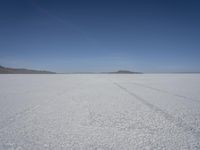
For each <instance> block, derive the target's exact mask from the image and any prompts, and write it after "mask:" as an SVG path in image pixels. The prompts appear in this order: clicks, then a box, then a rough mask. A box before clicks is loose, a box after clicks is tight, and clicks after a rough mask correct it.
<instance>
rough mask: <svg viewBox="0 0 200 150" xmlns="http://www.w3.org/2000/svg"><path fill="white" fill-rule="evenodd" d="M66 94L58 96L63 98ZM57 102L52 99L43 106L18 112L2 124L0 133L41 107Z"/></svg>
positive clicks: (35, 106) (39, 105)
mask: <svg viewBox="0 0 200 150" xmlns="http://www.w3.org/2000/svg"><path fill="white" fill-rule="evenodd" d="M64 93H65V92H61V93H59V94H58V96H62V95H63V94H64ZM55 100H57V99H56V98H54V99H50V100H47V101H43V103H42V104H37V105H34V106H30V107H28V108H25V109H23V110H22V111H20V112H17V113H15V114H14V115H12V116H10V117H8V118H7V119H5V120H3V121H1V122H0V132H1V131H2V130H3V129H4V128H5V127H8V126H10V125H11V124H13V123H14V122H16V121H17V120H19V119H21V118H23V117H24V116H26V115H28V114H30V113H32V112H34V111H36V110H38V109H39V108H40V107H42V106H45V105H47V104H49V103H51V102H53V101H55Z"/></svg>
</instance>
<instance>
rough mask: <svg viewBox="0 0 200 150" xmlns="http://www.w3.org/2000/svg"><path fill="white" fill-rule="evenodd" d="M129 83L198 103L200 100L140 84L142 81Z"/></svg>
mask: <svg viewBox="0 0 200 150" xmlns="http://www.w3.org/2000/svg"><path fill="white" fill-rule="evenodd" d="M131 83H132V84H135V85H138V86H141V87H144V88H148V89H151V90H154V91H158V92H162V93H165V94H169V95H172V96H176V97H179V98H183V99H185V100H190V101H193V102H197V103H200V100H197V99H194V98H191V97H187V96H183V95H180V94H177V93H172V92H169V91H167V90H163V89H159V88H155V87H151V86H148V85H145V84H142V83H136V82H131Z"/></svg>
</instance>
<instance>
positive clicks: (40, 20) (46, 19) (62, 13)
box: [0, 0, 200, 72]
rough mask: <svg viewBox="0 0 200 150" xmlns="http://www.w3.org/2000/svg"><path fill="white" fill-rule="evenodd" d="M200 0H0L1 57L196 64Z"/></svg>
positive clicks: (119, 64) (11, 61)
mask: <svg viewBox="0 0 200 150" xmlns="http://www.w3.org/2000/svg"><path fill="white" fill-rule="evenodd" d="M199 8H200V1H198V0H196V1H194V0H187V1H186V0H180V1H179V0H152V1H149V0H140V1H139V0H138V1H133V0H132V1H126V0H123V1H117V0H115V1H112V0H109V1H108V0H107V1H106V0H101V1H94V0H93V1H84V0H81V1H66V0H56V1H55V0H1V1H0V65H4V66H8V67H25V68H34V69H45V70H52V71H57V72H81V71H95V72H101V71H115V70H118V69H124V70H126V69H127V70H135V71H142V72H179V71H200V59H199V58H200V9H199Z"/></svg>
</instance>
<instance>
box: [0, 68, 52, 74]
mask: <svg viewBox="0 0 200 150" xmlns="http://www.w3.org/2000/svg"><path fill="white" fill-rule="evenodd" d="M0 74H55V72H51V71H44V70H30V69H24V68H7V67H3V66H0Z"/></svg>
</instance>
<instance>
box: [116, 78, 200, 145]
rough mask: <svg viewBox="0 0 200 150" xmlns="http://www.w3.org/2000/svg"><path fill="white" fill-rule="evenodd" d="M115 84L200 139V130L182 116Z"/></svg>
mask: <svg viewBox="0 0 200 150" xmlns="http://www.w3.org/2000/svg"><path fill="white" fill-rule="evenodd" d="M113 84H114V85H115V86H117V87H118V88H120V89H121V90H123V91H124V92H126V93H128V94H129V95H131V96H133V97H135V98H136V99H137V100H138V101H140V102H141V103H142V104H144V105H145V106H147V107H149V108H150V109H151V110H153V111H154V112H156V113H158V114H160V115H162V116H163V117H164V118H165V119H166V120H168V121H170V122H171V123H173V124H174V125H175V126H177V127H178V128H182V129H183V130H184V131H185V132H187V133H190V134H192V135H193V136H194V137H195V138H196V139H198V140H199V141H200V132H199V131H197V130H196V129H195V128H193V127H191V126H189V125H188V124H187V123H185V122H184V121H183V120H182V119H181V118H180V117H174V116H173V115H171V114H169V113H168V112H166V111H164V110H162V109H161V108H159V107H157V106H155V105H153V104H151V103H149V102H148V101H147V100H145V99H144V98H142V97H140V96H138V95H137V94H135V93H134V92H132V91H130V90H128V89H127V88H126V87H123V86H122V85H120V84H119V83H116V82H114V83H113ZM199 144H200V143H199Z"/></svg>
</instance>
